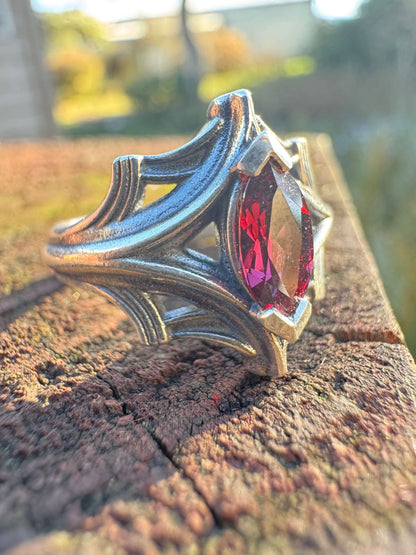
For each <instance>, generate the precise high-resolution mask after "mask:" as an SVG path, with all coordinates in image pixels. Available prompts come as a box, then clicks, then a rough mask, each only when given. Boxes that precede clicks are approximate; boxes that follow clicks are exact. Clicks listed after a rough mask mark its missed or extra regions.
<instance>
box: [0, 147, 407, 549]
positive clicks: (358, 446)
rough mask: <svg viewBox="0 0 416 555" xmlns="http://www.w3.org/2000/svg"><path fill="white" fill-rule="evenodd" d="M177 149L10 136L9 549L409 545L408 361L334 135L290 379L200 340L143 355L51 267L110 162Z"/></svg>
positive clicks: (0, 215)
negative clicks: (16, 141) (265, 373)
mask: <svg viewBox="0 0 416 555" xmlns="http://www.w3.org/2000/svg"><path fill="white" fill-rule="evenodd" d="M174 144H178V139H166V140H156V141H153V142H151V141H143V140H121V139H120V140H114V139H108V140H101V141H98V140H97V141H85V140H84V141H79V142H75V143H51V144H49V145H48V144H39V145H3V146H0V160H1V162H0V179H1V183H2V187H1V192H0V253H1V254H0V289H1V295H2V296H1V297H0V314H1V315H0V324H1V329H2V332H1V333H0V364H1V380H2V381H1V388H0V403H1V406H0V551H7V552H8V553H13V554H26V553H30V554H35V555H36V554H39V555H40V554H42V555H44V554H51V555H52V554H53V555H55V554H66V555H67V554H71V555H75V554H82V555H83V554H88V555H90V554H93V555H94V554H97V555H98V554H117V555H118V554H120V555H121V554H148V555H153V554H157V553H169V554H170V553H172V554H173V553H185V554H190V555H194V554H197V553H203V554H206V555H211V554H212V555H216V554H234V553H236V554H245V553H247V554H258V553H260V554H276V553H282V554H285V555H286V554H292V553H295V554H298V553H299V554H309V553H328V554H336V553H354V554H364V553H371V554H373V553H376V554H391V553H400V554H411V553H416V548H415V545H416V518H415V516H414V515H415V509H416V455H415V445H416V441H415V440H416V438H415V429H416V407H415V398H416V385H415V377H416V373H415V367H414V363H413V361H412V358H411V356H410V354H409V352H408V350H407V348H406V347H405V345H404V344H403V337H402V334H401V331H400V329H399V327H398V325H397V322H396V321H395V319H394V317H393V315H392V312H391V309H390V307H389V305H388V302H387V300H386V298H385V295H384V293H383V290H382V286H381V284H380V279H379V277H378V273H377V270H376V268H375V264H374V261H373V258H372V256H371V254H370V253H369V251H368V247H367V245H366V243H365V241H364V239H363V236H362V232H361V229H360V227H359V225H358V224H357V220H356V216H355V213H354V210H353V208H352V206H351V200H350V197H349V195H348V193H347V191H346V188H345V185H344V183H343V178H342V175H341V173H340V170H339V168H338V165H337V162H336V160H335V158H334V155H333V151H332V147H331V145H330V142H329V140H328V139H327V138H326V137H325V136H315V137H313V138H312V154H313V161H314V167H315V173H316V176H317V180H318V182H319V183H320V184H321V193H322V196H323V198H324V199H325V200H327V201H328V202H329V203H330V204H331V205H332V206H333V208H334V210H335V223H334V228H333V231H332V234H331V236H330V239H329V245H328V248H327V257H326V258H327V272H328V282H327V297H326V299H325V300H324V301H321V302H319V303H316V304H315V307H314V314H313V317H312V319H311V321H310V323H309V325H308V327H307V330H306V331H305V332H304V333H303V334H302V337H301V339H300V340H299V341H298V342H297V343H296V344H295V345H293V346H291V348H290V352H289V358H288V364H289V375H288V376H287V377H286V378H284V379H264V378H260V377H257V376H253V375H250V374H248V373H247V371H246V370H245V367H244V360H243V359H242V358H241V356H240V355H238V354H236V353H234V352H233V351H231V350H229V349H226V348H221V347H218V346H214V345H208V344H206V343H203V342H199V341H194V340H192V341H191V340H188V341H185V340H184V341H176V342H174V343H172V344H169V345H163V346H161V347H160V348H158V349H146V348H143V347H141V346H140V345H139V344H138V343H137V340H136V335H135V332H134V329H133V327H132V325H131V324H130V322H129V321H128V320H127V319H126V317H125V316H124V314H123V313H122V312H121V311H119V310H118V309H117V308H115V307H114V306H112V305H110V304H108V303H107V301H106V300H105V299H103V298H101V297H99V296H96V295H94V294H93V293H89V292H86V291H83V290H81V289H80V290H79V291H78V290H74V289H71V288H69V287H62V288H58V286H57V284H56V282H55V280H53V279H51V278H49V277H48V275H49V274H48V272H47V270H46V269H45V268H44V267H43V265H42V262H41V258H40V249H41V247H42V244H43V242H44V241H45V238H46V235H47V230H48V227H49V226H50V225H51V223H52V222H53V221H55V220H57V219H59V218H61V217H67V216H76V215H79V214H80V212H81V213H82V212H83V211H88V210H91V209H93V208H94V207H95V206H96V205H97V204H98V202H99V200H100V199H101V198H102V197H103V195H104V193H105V191H106V189H107V185H108V183H109V177H110V168H111V162H112V159H113V158H114V157H115V156H117V155H121V154H130V153H146V152H147V153H150V152H152V153H154V152H158V151H159V152H160V151H164V150H166V149H167V148H171V147H172V146H173V145H174ZM80 207H81V208H80Z"/></svg>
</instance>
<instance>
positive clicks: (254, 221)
mask: <svg viewBox="0 0 416 555" xmlns="http://www.w3.org/2000/svg"><path fill="white" fill-rule="evenodd" d="M241 179H242V180H243V193H242V199H241V202H240V207H239V214H238V218H237V225H238V230H237V237H238V239H239V255H240V266H241V274H242V276H243V278H244V280H245V283H246V286H247V289H248V290H249V292H250V294H251V296H252V297H253V299H254V300H255V301H256V303H257V304H258V305H259V306H260V307H261V308H263V309H267V308H271V307H275V308H276V309H278V310H279V311H280V312H282V313H283V314H286V315H290V314H292V313H293V312H294V310H295V309H296V307H297V305H298V302H299V297H302V296H303V295H304V294H305V291H306V288H307V287H308V284H309V281H310V279H311V274H312V265H313V234H312V221H311V215H310V212H309V209H308V206H307V204H306V202H305V199H304V197H303V195H302V192H301V190H300V188H299V185H298V184H297V182H296V180H295V179H294V178H293V177H292V176H291V175H290V174H289V173H280V172H278V171H277V170H276V169H275V168H274V167H273V166H272V164H271V163H267V164H266V165H265V166H264V168H263V170H262V172H261V173H260V175H258V176H255V177H249V176H245V175H242V176H241Z"/></svg>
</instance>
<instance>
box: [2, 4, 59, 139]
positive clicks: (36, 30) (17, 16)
mask: <svg viewBox="0 0 416 555" xmlns="http://www.w3.org/2000/svg"><path fill="white" fill-rule="evenodd" d="M41 39H42V37H41V30H40V26H39V23H38V21H37V19H36V18H35V16H34V14H33V12H32V9H31V6H30V1H29V0H0V140H4V139H20V138H45V137H51V136H53V135H54V134H55V125H54V120H53V116H52V89H51V84H50V80H49V75H48V73H47V71H46V69H45V66H44V63H43V58H42V51H43V49H42V40H41Z"/></svg>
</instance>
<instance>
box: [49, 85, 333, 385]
mask: <svg viewBox="0 0 416 555" xmlns="http://www.w3.org/2000/svg"><path fill="white" fill-rule="evenodd" d="M256 145H257V146H256ZM270 157H272V158H275V159H277V160H278V161H279V163H280V164H281V166H282V167H283V168H284V169H285V170H286V169H287V170H290V171H291V173H292V175H293V176H294V177H295V178H296V179H297V180H298V183H299V185H300V186H301V188H302V192H303V194H304V196H305V198H307V202H308V204H309V206H310V208H312V216H313V218H314V228H313V229H314V244H315V252H317V253H318V259H319V260H320V263H319V265H318V266H315V275H314V285H313V286H312V288H311V289H310V291H311V293H312V292H313V289H315V295H316V296H320V297H321V296H322V295H323V294H324V290H323V286H322V285H321V284H322V283H323V276H322V271H323V270H322V264H321V262H322V254H319V253H322V244H323V241H324V239H325V237H326V235H327V234H328V231H329V227H330V223H331V215H330V212H329V210H328V208H327V207H326V206H325V205H324V204H323V203H321V202H320V201H319V200H318V199H317V196H316V191H315V189H314V185H313V182H312V177H311V172H310V169H309V164H308V159H307V152H306V143H305V141H304V140H303V139H290V140H289V141H286V142H283V141H281V140H280V139H278V138H277V136H276V135H274V133H273V132H272V131H271V130H270V129H269V128H268V127H267V126H266V125H265V124H264V123H263V122H262V121H261V120H260V119H259V118H258V117H257V116H256V115H255V113H254V108H253V103H252V99H251V95H250V93H249V92H248V91H245V90H241V91H236V92H233V93H230V94H227V95H224V96H221V97H219V98H217V99H216V100H214V101H213V102H212V103H211V105H210V106H209V108H208V122H207V124H206V125H205V126H204V127H203V128H202V129H201V131H200V133H199V134H198V135H197V136H196V137H195V138H194V139H193V140H192V141H190V142H189V143H188V144H186V145H184V146H183V147H181V148H179V149H177V150H174V151H172V152H168V153H165V154H160V155H157V156H123V157H121V158H118V159H116V160H115V161H114V163H113V177H112V182H111V186H110V189H109V192H108V194H107V196H106V198H105V199H104V201H103V203H102V204H101V206H100V207H99V208H98V209H97V210H96V211H95V212H93V213H92V214H91V215H90V216H87V217H85V218H81V219H78V220H72V221H71V222H67V223H61V224H59V225H58V226H57V227H56V228H55V229H54V231H53V232H52V234H51V237H50V240H49V243H48V245H47V248H46V253H45V257H46V261H47V263H48V264H49V265H50V266H51V267H52V268H53V269H54V270H55V272H56V274H57V275H58V277H59V278H60V279H62V280H63V281H65V282H67V281H68V282H74V281H75V282H82V283H83V284H88V285H90V286H92V287H94V288H95V289H97V290H99V291H100V292H101V293H104V294H105V295H106V296H107V297H109V298H110V299H112V300H114V301H116V303H117V304H118V305H119V306H121V308H122V309H123V310H124V311H125V312H126V313H127V314H128V315H129V316H130V317H131V318H132V320H133V322H134V323H135V325H136V327H137V329H138V332H139V339H140V341H141V342H142V343H144V344H145V345H157V344H159V343H161V342H164V341H168V340H169V339H171V338H176V337H198V338H201V339H207V340H213V341H215V342H218V343H221V344H223V345H227V346H230V347H233V348H235V349H238V350H239V351H241V352H242V353H244V354H246V355H249V358H248V359H247V364H248V365H249V366H250V369H251V370H252V371H254V372H257V373H260V374H265V375H277V374H278V375H282V374H284V373H285V372H286V346H287V341H294V340H296V339H297V338H298V336H299V334H300V332H301V331H302V329H303V327H304V326H305V325H306V323H307V320H308V318H309V315H310V303H309V301H308V300H307V299H306V298H305V299H302V301H301V302H300V304H299V307H298V309H297V310H296V312H295V314H294V315H293V316H292V317H283V316H281V315H279V314H278V313H277V311H276V310H270V309H269V311H261V310H260V309H259V307H257V306H255V305H253V300H252V299H251V298H250V296H249V295H248V293H247V291H246V289H245V288H244V286H243V285H242V283H241V280H240V278H239V275H238V271H236V268H235V250H236V245H235V240H234V238H233V231H232V221H231V220H232V217H233V210H234V209H235V203H236V199H237V196H238V194H239V184H240V179H239V175H238V170H239V168H240V167H242V165H243V166H244V167H245V166H247V165H248V166H249V167H251V168H254V171H256V168H258V167H260V166H262V165H264V164H265V162H266V161H267V160H268V159H269V158H270ZM163 183H176V186H175V188H174V189H173V190H172V191H171V192H170V193H168V194H167V195H166V196H164V197H162V198H161V199H159V200H157V201H155V202H153V203H152V204H150V205H148V206H144V205H143V198H144V194H145V190H146V187H147V186H148V185H149V184H163ZM211 223H213V224H215V226H216V229H217V244H218V248H219V251H220V256H219V260H214V259H213V258H210V257H208V256H206V255H204V254H201V253H200V252H196V251H194V250H192V249H190V248H189V247H188V244H189V242H190V241H191V240H192V239H193V238H194V237H195V236H197V235H198V234H199V233H200V232H201V231H202V230H203V229H204V228H205V227H206V226H207V225H209V224H211ZM315 256H316V255H315ZM318 284H319V285H318ZM172 295H174V296H175V297H179V298H180V299H182V300H183V302H182V306H180V307H179V308H175V309H173V310H168V308H169V307H168V306H167V302H166V298H167V297H169V296H172Z"/></svg>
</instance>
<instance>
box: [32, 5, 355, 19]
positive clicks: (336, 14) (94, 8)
mask: <svg viewBox="0 0 416 555" xmlns="http://www.w3.org/2000/svg"><path fill="white" fill-rule="evenodd" d="M286 1H296V0H286ZM362 1H363V0H314V3H315V10H314V12H315V13H316V14H317V15H319V16H320V17H323V18H324V19H338V18H348V17H353V16H354V15H355V14H356V13H357V9H358V8H359V5H360V4H361V3H362ZM275 3H279V0H188V5H189V10H190V11H195V12H204V11H213V10H218V9H226V8H233V7H238V6H255V5H264V4H275ZM179 5H180V0H153V2H149V1H148V0H32V7H33V9H34V10H36V11H53V12H60V11H65V10H82V11H83V12H85V13H87V14H89V15H92V16H93V17H95V18H97V19H99V20H101V21H105V22H108V21H121V20H124V19H130V18H133V17H154V16H159V15H166V14H172V13H177V12H178V8H179Z"/></svg>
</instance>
